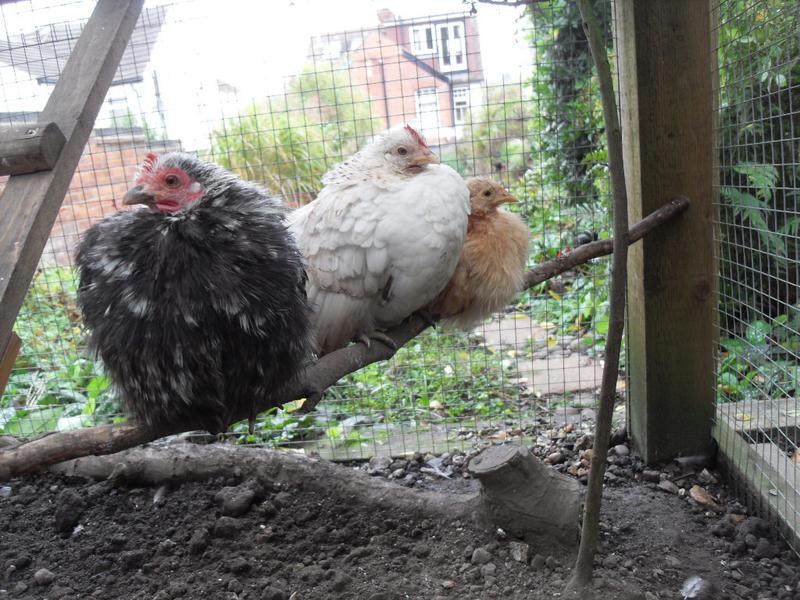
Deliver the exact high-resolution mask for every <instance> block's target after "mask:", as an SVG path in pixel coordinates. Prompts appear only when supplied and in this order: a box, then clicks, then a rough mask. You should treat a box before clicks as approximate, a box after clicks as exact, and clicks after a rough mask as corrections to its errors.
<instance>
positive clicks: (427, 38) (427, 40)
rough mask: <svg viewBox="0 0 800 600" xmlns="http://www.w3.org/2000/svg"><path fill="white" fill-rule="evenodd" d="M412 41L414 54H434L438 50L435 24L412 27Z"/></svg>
mask: <svg viewBox="0 0 800 600" xmlns="http://www.w3.org/2000/svg"><path fill="white" fill-rule="evenodd" d="M411 43H412V47H413V48H414V54H433V53H434V52H436V45H435V44H434V40H433V26H432V25H428V26H423V27H412V28H411Z"/></svg>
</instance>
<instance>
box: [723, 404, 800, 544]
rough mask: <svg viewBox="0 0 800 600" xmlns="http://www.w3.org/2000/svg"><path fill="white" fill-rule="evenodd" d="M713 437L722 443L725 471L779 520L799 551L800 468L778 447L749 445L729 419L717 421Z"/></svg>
mask: <svg viewBox="0 0 800 600" xmlns="http://www.w3.org/2000/svg"><path fill="white" fill-rule="evenodd" d="M713 435H714V439H716V440H717V441H718V443H719V451H720V459H721V461H722V463H723V466H724V467H725V471H726V472H727V473H729V474H730V475H732V476H733V477H734V478H735V479H736V480H738V482H739V483H741V484H742V488H741V489H740V492H743V493H744V495H745V496H747V498H748V500H749V501H750V502H752V503H754V504H755V505H756V506H759V507H760V508H761V510H763V511H764V512H768V513H771V514H772V515H774V516H775V517H777V518H778V521H779V523H778V524H779V526H780V529H781V531H782V533H783V535H784V537H785V539H786V540H787V541H788V542H790V543H791V544H792V545H793V546H794V547H795V548H800V522H798V515H797V510H796V507H797V506H800V490H798V488H797V480H798V475H800V469H798V466H797V465H796V464H795V463H793V462H792V461H791V460H790V459H789V458H788V457H787V456H786V453H785V452H782V451H781V450H780V448H778V447H777V446H776V445H775V444H751V443H748V442H747V440H746V439H745V438H744V437H743V436H742V435H741V433H740V432H738V431H737V430H736V428H735V427H733V426H732V424H731V420H730V419H727V418H724V417H723V418H718V419H717V421H716V423H715V424H714V427H713Z"/></svg>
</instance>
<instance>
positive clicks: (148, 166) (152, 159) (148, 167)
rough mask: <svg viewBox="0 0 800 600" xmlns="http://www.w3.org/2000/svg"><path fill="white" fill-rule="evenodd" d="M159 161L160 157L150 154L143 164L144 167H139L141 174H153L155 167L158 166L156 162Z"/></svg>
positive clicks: (146, 156) (153, 153)
mask: <svg viewBox="0 0 800 600" xmlns="http://www.w3.org/2000/svg"><path fill="white" fill-rule="evenodd" d="M157 159H158V155H157V154H156V153H155V152H148V153H147V154H146V155H145V157H144V161H143V162H142V166H141V167H139V172H140V173H142V172H148V173H151V172H152V171H153V167H154V166H155V164H156V160H157Z"/></svg>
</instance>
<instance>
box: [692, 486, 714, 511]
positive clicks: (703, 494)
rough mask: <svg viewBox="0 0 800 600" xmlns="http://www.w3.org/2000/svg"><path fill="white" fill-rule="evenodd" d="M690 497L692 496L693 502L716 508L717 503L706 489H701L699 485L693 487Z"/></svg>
mask: <svg viewBox="0 0 800 600" xmlns="http://www.w3.org/2000/svg"><path fill="white" fill-rule="evenodd" d="M689 496H691V498H692V500H694V501H695V502H697V503H698V504H702V505H703V506H716V505H717V502H716V501H715V500H714V498H713V497H712V496H711V494H709V493H708V491H706V490H705V489H704V488H702V487H700V486H699V485H693V486H692V488H691V489H690V490H689Z"/></svg>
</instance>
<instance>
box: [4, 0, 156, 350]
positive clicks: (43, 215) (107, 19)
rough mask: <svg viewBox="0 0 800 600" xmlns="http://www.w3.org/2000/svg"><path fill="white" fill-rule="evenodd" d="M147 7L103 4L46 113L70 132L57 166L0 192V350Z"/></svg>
mask: <svg viewBox="0 0 800 600" xmlns="http://www.w3.org/2000/svg"><path fill="white" fill-rule="evenodd" d="M142 4H143V0H102V1H101V2H98V3H97V5H96V6H95V9H94V12H93V13H92V16H91V18H90V19H89V22H88V23H87V24H86V27H84V29H83V33H81V37H80V39H78V42H77V43H76V44H75V48H74V49H73V51H72V54H71V55H70V57H69V60H68V61H67V64H66V65H65V66H64V70H63V71H62V73H61V76H60V77H59V79H58V83H57V84H56V86H55V87H54V88H53V92H52V93H51V94H50V98H49V100H48V101H47V104H46V105H45V107H44V110H43V111H42V114H41V116H40V118H41V121H42V123H48V122H50V121H52V122H54V123H55V124H56V125H57V126H58V128H59V129H61V132H62V133H63V134H64V138H65V139H66V142H65V144H64V146H63V148H62V149H61V152H60V154H59V156H58V159H57V160H56V162H55V164H54V165H53V168H52V170H48V171H40V172H38V173H31V174H27V175H12V176H11V178H10V179H9V180H8V183H7V184H6V187H5V190H4V192H3V194H2V196H0V215H2V220H0V355H2V354H3V352H4V351H5V348H6V347H7V346H8V341H9V339H10V335H11V329H12V327H13V326H14V321H15V320H16V318H17V313H18V312H19V309H20V306H22V301H23V299H24V298H25V293H26V292H27V290H28V286H29V285H30V282H31V278H32V277H33V273H34V271H35V270H36V265H37V263H38V262H39V258H40V257H41V255H42V250H43V249H44V245H45V242H46V241H47V237H48V236H49V235H50V229H51V228H52V227H53V222H54V221H55V219H56V215H57V214H58V209H59V207H60V206H61V202H62V201H63V200H64V195H65V194H66V193H67V189H69V183H70V181H71V180H72V175H73V173H74V172H75V168H76V167H77V166H78V161H79V160H80V158H81V154H82V153H83V148H84V146H85V145H86V141H87V140H88V139H89V134H90V133H91V132H92V127H94V120H95V118H96V117H97V113H98V111H99V110H100V106H101V105H102V104H103V100H104V99H105V96H106V92H108V88H109V86H110V85H111V81H112V80H113V78H114V73H115V72H116V70H117V66H118V65H119V61H120V59H121V58H122V53H123V51H124V50H125V47H126V46H127V45H128V40H129V39H130V37H131V33H132V32H133V27H134V25H136V20H137V19H138V18H139V13H140V12H141V9H142Z"/></svg>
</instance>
